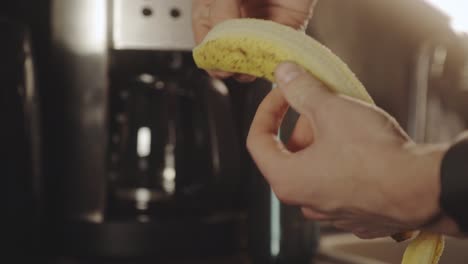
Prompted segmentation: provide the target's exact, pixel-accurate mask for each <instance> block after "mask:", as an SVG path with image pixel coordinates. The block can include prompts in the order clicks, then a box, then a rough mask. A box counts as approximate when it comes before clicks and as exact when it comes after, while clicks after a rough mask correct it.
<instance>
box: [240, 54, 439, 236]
mask: <svg viewBox="0 0 468 264" xmlns="http://www.w3.org/2000/svg"><path fill="white" fill-rule="evenodd" d="M276 80H277V81H278V86H279V88H278V89H274V90H272V91H271V92H270V94H269V95H268V96H267V97H266V98H265V99H264V100H263V102H262V103H261V105H260V106H259V108H258V110H257V113H256V116H255V118H254V121H253V123H252V125H251V129H250V132H249V136H248V139H247V147H248V149H249V151H250V153H251V155H252V157H253V159H254V161H255V162H256V164H257V166H258V168H259V169H260V171H261V172H262V174H263V175H264V176H265V177H266V179H267V181H268V182H269V183H270V185H271V187H272V189H273V191H274V192H275V193H276V195H277V196H278V198H279V199H280V200H282V201H283V202H286V203H290V204H296V205H299V206H301V207H302V211H303V213H304V215H305V216H306V217H308V218H311V219H315V220H320V221H330V222H331V223H332V224H333V225H334V226H336V227H338V228H340V229H344V230H347V231H351V232H353V233H355V234H356V235H357V236H359V237H362V238H374V237H382V236H388V235H392V234H395V233H399V232H403V231H408V230H416V229H419V228H422V227H423V226H424V225H425V224H426V223H427V221H429V220H430V219H431V218H432V217H433V216H434V215H437V214H438V213H439V211H440V209H439V203H438V197H439V192H440V190H439V189H440V186H439V179H438V177H439V165H440V161H441V158H442V155H443V152H444V150H445V148H434V147H431V148H427V147H424V146H418V145H415V144H412V143H411V142H410V141H409V138H408V136H407V135H406V134H405V133H404V131H403V130H402V129H401V128H400V126H399V125H398V124H397V122H396V121H395V120H394V119H393V118H392V117H390V116H389V115H388V114H387V113H385V112H384V111H383V110H381V109H379V108H377V107H375V106H372V105H369V104H366V103H362V102H358V101H356V100H354V99H352V98H349V97H347V96H343V95H337V94H334V93H332V92H330V91H329V90H328V89H327V88H326V87H324V85H323V84H322V83H320V82H319V81H317V80H316V79H315V78H313V77H312V76H311V75H310V74H308V73H306V72H305V71H304V70H303V69H302V68H299V67H298V66H297V65H295V64H292V63H283V64H281V65H280V66H279V67H278V69H277V71H276ZM289 104H290V105H291V106H292V107H293V108H294V109H295V110H296V111H297V112H299V113H300V114H301V116H300V119H299V120H298V123H297V125H296V128H295V130H294V132H293V135H292V137H291V139H290V141H289V143H288V144H287V145H286V146H284V145H283V144H282V143H281V142H279V141H278V140H277V137H276V135H277V131H278V128H279V126H280V124H281V121H282V118H283V115H284V114H285V112H286V110H287V108H288V106H289Z"/></svg>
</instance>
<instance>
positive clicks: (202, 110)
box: [8, 0, 317, 263]
mask: <svg viewBox="0 0 468 264" xmlns="http://www.w3.org/2000/svg"><path fill="white" fill-rule="evenodd" d="M29 4H30V5H31V6H33V5H34V4H32V3H28V1H26V2H25V6H28V5H29ZM42 4H44V6H46V8H45V7H41V8H40V10H42V11H43V15H42V16H39V17H36V19H37V21H35V22H36V23H34V20H33V22H32V23H31V21H29V23H28V22H25V23H24V24H25V25H26V26H24V27H21V32H24V36H29V35H28V34H31V35H32V40H31V41H30V39H29V38H27V37H23V38H22V39H20V41H19V42H17V44H18V43H26V42H27V43H29V42H31V43H32V44H31V45H32V47H33V48H32V51H31V52H30V53H27V54H28V56H29V57H30V58H31V61H34V62H35V68H37V71H36V72H34V71H32V72H28V73H27V74H28V76H29V75H30V77H27V76H24V74H23V77H24V78H30V79H32V80H38V82H37V83H38V84H37V85H35V86H34V89H33V90H39V93H38V94H39V99H38V100H35V101H34V102H35V104H34V107H35V108H33V110H28V111H29V112H28V113H26V114H27V115H26V116H27V119H26V122H27V124H29V123H28V122H30V121H31V120H33V121H32V123H33V124H35V125H36V126H35V130H33V132H34V133H33V135H32V136H31V135H29V134H28V135H25V136H24V137H25V138H26V139H27V140H29V138H33V140H29V141H28V142H33V143H34V144H30V145H28V146H25V149H27V150H31V153H33V154H34V153H35V155H33V156H32V157H33V158H31V159H29V160H24V162H34V164H38V165H37V166H36V167H34V168H35V169H34V170H31V171H30V172H27V173H26V172H25V173H24V174H25V175H27V176H28V177H27V178H25V179H26V180H25V181H24V182H25V184H26V185H28V186H29V185H31V186H33V187H34V188H29V189H28V190H27V191H25V193H28V194H30V196H31V199H30V200H29V201H30V202H29V203H28V205H30V206H29V207H28V210H33V211H34V215H33V217H32V218H31V219H32V220H31V221H32V222H34V224H32V225H31V224H30V225H28V226H31V232H27V234H24V236H25V237H26V239H25V240H27V241H29V242H28V243H29V244H31V245H30V248H34V249H35V250H36V251H37V254H38V255H40V256H44V257H45V259H47V261H50V262H52V263H113V262H112V261H117V262H119V263H122V261H127V260H128V261H130V262H131V263H136V261H137V260H138V261H140V260H141V261H145V263H160V261H163V260H164V261H167V263H172V262H171V261H173V260H177V259H181V258H182V259H191V260H192V259H204V258H211V257H229V256H237V255H239V254H242V253H243V252H244V251H245V252H249V253H247V256H249V258H250V259H253V260H254V261H255V263H257V262H258V263H308V262H309V260H310V259H311V257H312V256H313V255H314V253H315V250H316V248H317V228H316V225H315V224H314V223H310V222H307V221H305V220H304V219H303V218H302V216H301V215H300V212H299V210H298V209H297V208H294V207H289V206H285V205H281V204H280V203H279V202H278V200H277V199H276V198H275V197H274V195H273V194H272V193H271V190H270V188H269V187H268V185H267V184H266V183H265V181H264V180H263V178H262V177H261V175H259V173H258V171H257V170H256V169H255V166H254V165H253V163H252V162H251V161H250V159H249V158H248V155H247V152H246V151H245V148H244V142H245V134H246V131H247V130H248V124H249V123H250V120H251V118H252V115H253V113H254V111H255V108H256V105H258V102H259V101H260V100H261V97H262V95H259V93H258V92H257V93H255V92H252V90H255V89H256V90H257V91H260V90H262V88H263V91H264V92H267V91H268V90H269V89H270V84H269V83H267V82H265V81H262V80H259V81H257V82H256V83H254V84H250V85H247V86H252V87H250V89H246V88H248V87H241V86H245V85H241V84H237V83H236V82H233V81H226V82H222V81H220V80H216V79H212V78H210V77H209V76H207V74H206V73H204V72H203V71H201V70H199V69H197V68H196V66H195V64H194V62H193V59H192V56H191V49H192V48H193V47H194V42H193V37H192V32H191V17H190V14H191V4H192V1H190V0H177V1H176V0H113V1H111V0H80V1H75V0H51V1H47V3H46V2H43V3H42ZM45 19H47V21H48V23H46V24H44V22H43V21H44V20H45ZM39 21H42V24H41V23H39ZM9 23H10V22H9ZM38 24H39V26H41V25H42V27H39V26H38ZM10 33H11V32H10ZM44 36H46V37H44ZM18 45H19V46H18V47H20V46H21V45H22V44H18ZM23 46H24V45H23ZM18 52H19V54H23V55H24V54H26V53H25V51H24V48H22V49H21V48H20V49H19V51H18ZM34 52H35V53H34ZM35 54H37V55H35ZM29 57H28V58H29ZM21 58H22V59H20V60H17V61H16V63H19V64H20V65H21V63H24V64H26V63H27V61H26V59H24V58H26V57H25V56H23V57H21ZM33 68H34V67H33ZM22 82H23V81H22V80H21V78H20V79H18V81H17V83H22ZM10 86H12V87H11V89H14V87H15V85H10ZM36 87H39V89H36ZM12 91H13V90H12ZM12 94H14V96H16V97H17V101H18V102H19V104H21V105H23V106H25V107H26V109H31V107H30V106H29V105H30V102H29V101H31V100H29V101H27V100H25V97H24V95H22V94H16V93H15V92H12ZM34 94H37V91H36V92H35V93H34ZM10 96H11V95H10ZM34 98H36V97H34ZM37 104H41V107H38V106H37ZM34 109H35V110H34ZM30 112H32V113H33V114H30ZM38 113H41V115H39V114H38ZM21 114H23V115H24V114H25V113H20V115H21ZM36 127H37V128H36ZM22 129H23V130H24V129H25V128H22ZM36 130H37V131H36ZM8 204H10V202H8ZM23 211H24V210H23ZM26 215H28V213H26ZM14 217H15V216H14V215H12V219H13V220H14ZM23 217H24V216H23ZM34 219H35V220H34ZM23 225H26V224H23ZM247 248H248V249H250V250H248V249H247ZM78 261H79V262H78ZM99 261H103V262H99ZM164 263H166V262H164ZM201 263H203V262H201ZM218 263H220V262H219V261H218Z"/></svg>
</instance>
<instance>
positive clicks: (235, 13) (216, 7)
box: [192, 0, 317, 82]
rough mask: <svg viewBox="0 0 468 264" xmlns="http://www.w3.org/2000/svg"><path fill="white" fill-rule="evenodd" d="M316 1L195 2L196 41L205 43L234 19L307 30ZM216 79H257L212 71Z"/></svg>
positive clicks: (193, 20)
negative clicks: (210, 34)
mask: <svg viewBox="0 0 468 264" xmlns="http://www.w3.org/2000/svg"><path fill="white" fill-rule="evenodd" d="M316 2H317V0H295V1H290V0H194V1H193V7H192V26H193V32H194V37H195V42H196V43H197V44H199V43H200V42H202V40H203V38H204V37H205V36H206V34H207V33H208V32H209V31H210V30H211V29H212V28H213V27H214V26H215V25H217V24H218V23H220V22H222V21H224V20H227V19H233V18H242V17H250V18H262V19H269V20H273V21H275V22H278V23H281V24H284V25H288V26H291V27H293V28H295V29H299V30H304V29H305V27H306V25H307V22H308V20H309V19H310V17H311V16H312V10H313V7H314V5H315V3H316ZM208 73H209V74H210V75H211V76H213V77H215V78H227V77H231V76H234V78H236V79H237V80H238V81H240V82H250V81H253V80H254V79H255V77H253V76H250V75H245V74H235V73H228V72H222V71H209V72H208Z"/></svg>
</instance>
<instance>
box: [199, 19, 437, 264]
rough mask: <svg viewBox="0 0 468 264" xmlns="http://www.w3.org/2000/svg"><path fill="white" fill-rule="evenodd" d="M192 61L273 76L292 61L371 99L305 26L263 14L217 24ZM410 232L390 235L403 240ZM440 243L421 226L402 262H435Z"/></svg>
mask: <svg viewBox="0 0 468 264" xmlns="http://www.w3.org/2000/svg"><path fill="white" fill-rule="evenodd" d="M193 57H194V60H195V63H196V64H197V66H198V67H199V68H202V69H205V70H221V71H227V72H236V73H245V74H249V75H253V76H257V77H260V78H266V79H268V80H270V81H271V82H275V79H274V70H275V68H276V67H277V66H278V64H279V63H280V62H283V61H292V62H295V63H297V64H299V65H301V66H302V67H303V68H304V69H306V70H307V71H308V72H309V73H310V74H312V75H313V76H315V77H316V78H317V79H319V80H320V81H322V82H323V83H324V84H325V85H326V86H327V87H328V88H329V89H331V90H333V91H334V92H336V93H341V94H345V95H348V96H350V97H353V98H356V99H360V100H362V101H364V102H367V103H371V104H373V103H374V102H373V100H372V98H371V97H370V95H369V94H368V92H367V91H366V89H365V87H364V86H363V85H362V84H361V82H360V81H359V80H358V78H357V77H356V76H355V75H354V73H353V72H352V71H351V70H350V69H349V67H348V66H347V65H346V64H345V63H344V62H343V61H342V60H341V59H340V58H338V57H337V56H336V55H335V54H334V53H333V52H332V51H330V50H329V49H328V48H327V47H325V46H324V45H322V44H321V43H319V42H318V41H316V40H315V39H313V38H312V37H310V36H308V35H307V34H305V33H304V32H300V31H297V30H294V29H292V28H290V27H287V26H284V25H281V24H278V23H275V22H272V21H267V20H261V19H250V18H241V19H231V20H227V21H225V22H222V23H220V24H218V25H217V26H215V27H214V28H213V29H212V30H211V31H210V32H209V33H208V34H207V36H206V37H205V39H204V40H203V42H202V43H200V45H198V46H197V47H195V49H194V50H193ZM413 234H414V233H413V232H407V233H401V234H396V235H394V236H392V237H393V238H394V240H396V241H402V240H407V239H409V238H411V237H412V236H413ZM443 248H444V238H443V237H442V236H440V235H436V234H431V233H426V232H420V233H419V234H418V235H417V236H416V237H415V238H414V239H413V240H412V241H411V242H410V244H409V245H408V247H407V248H406V251H405V253H404V255H403V260H402V264H436V263H438V261H439V257H440V256H441V254H442V251H443Z"/></svg>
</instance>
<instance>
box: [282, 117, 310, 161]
mask: <svg viewBox="0 0 468 264" xmlns="http://www.w3.org/2000/svg"><path fill="white" fill-rule="evenodd" d="M313 141H314V133H313V129H312V126H311V123H310V121H309V120H308V119H307V118H305V116H303V115H301V116H299V119H298V120H297V122H296V126H295V128H294V130H293V132H292V134H291V137H290V138H289V141H288V144H287V148H288V150H289V151H291V152H293V153H294V152H298V151H301V150H303V149H305V148H307V147H308V146H310V145H311V144H312V143H313Z"/></svg>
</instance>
